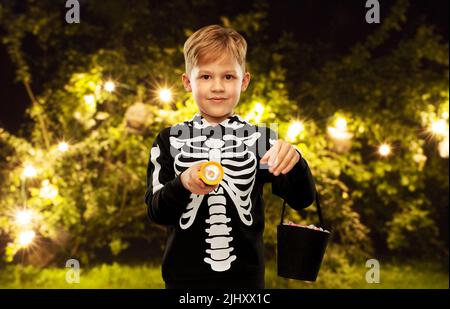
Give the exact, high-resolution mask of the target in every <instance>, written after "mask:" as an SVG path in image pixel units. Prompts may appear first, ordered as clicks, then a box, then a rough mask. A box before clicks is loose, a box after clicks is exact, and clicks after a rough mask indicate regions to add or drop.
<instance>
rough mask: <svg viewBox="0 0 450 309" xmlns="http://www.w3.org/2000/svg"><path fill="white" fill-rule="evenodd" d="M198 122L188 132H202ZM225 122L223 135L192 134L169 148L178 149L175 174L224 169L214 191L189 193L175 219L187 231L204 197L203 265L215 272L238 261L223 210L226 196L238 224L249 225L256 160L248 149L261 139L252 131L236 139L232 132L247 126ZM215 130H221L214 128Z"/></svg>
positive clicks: (202, 127)
mask: <svg viewBox="0 0 450 309" xmlns="http://www.w3.org/2000/svg"><path fill="white" fill-rule="evenodd" d="M238 119H239V120H241V119H240V118H238ZM199 120H200V121H199ZM201 120H202V119H200V118H199V117H194V119H193V122H192V124H193V128H191V129H193V130H196V129H204V128H205V127H206V126H205V125H204V124H203V123H202V122H201ZM229 120H230V119H228V120H227V121H225V122H223V123H221V125H222V126H223V127H224V128H225V129H227V130H225V134H224V133H223V131H220V133H218V132H219V131H218V130H214V134H212V135H211V136H205V135H203V134H201V135H197V136H196V134H193V135H191V136H194V137H187V138H182V137H175V136H171V137H170V144H171V145H172V147H174V148H176V149H178V150H179V152H178V153H177V154H176V156H175V158H174V169H175V173H176V175H179V174H180V173H182V172H183V171H184V170H185V169H187V168H189V167H190V166H192V165H194V164H197V163H199V162H206V161H216V162H218V163H220V164H221V165H222V166H223V168H224V178H223V180H222V181H221V183H220V184H219V186H218V187H217V189H216V190H214V191H212V192H211V193H209V194H207V195H197V194H191V202H190V203H189V204H188V205H187V207H186V209H185V211H184V212H183V214H182V215H181V217H180V220H179V225H180V228H181V229H188V228H189V227H190V226H191V225H192V224H193V223H194V221H195V219H196V216H197V213H198V209H199V207H200V205H201V204H202V201H203V199H204V198H206V202H207V207H208V213H209V217H208V218H207V219H206V220H205V222H206V223H207V225H208V228H206V229H205V232H206V235H205V241H206V243H207V244H208V246H209V249H207V250H206V252H205V254H206V256H205V258H204V262H206V263H208V264H209V265H210V267H211V269H212V270H213V271H217V272H221V271H226V270H228V269H230V267H231V263H232V262H233V261H235V260H236V259H237V258H238V256H237V255H238V253H236V252H233V250H234V248H233V231H232V227H230V226H229V225H230V222H231V219H230V217H229V214H227V211H228V212H229V211H231V210H230V209H229V208H228V209H227V197H228V200H230V201H232V204H234V208H235V210H236V211H237V213H238V215H239V218H240V220H241V222H242V223H243V224H245V225H247V226H250V225H252V223H253V218H252V215H251V210H252V202H251V198H250V193H251V192H252V189H253V186H254V182H255V174H256V166H257V158H256V155H255V153H254V152H253V151H250V149H249V147H251V146H253V145H254V144H255V143H256V141H257V140H258V138H259V137H260V136H261V133H259V132H254V133H253V134H250V135H249V136H242V137H239V134H236V130H239V129H242V128H243V126H244V125H248V123H245V122H243V121H242V120H241V121H239V122H238V121H236V122H234V123H229ZM183 125H187V124H186V123H185V124H183ZM216 129H219V130H220V129H221V128H220V126H217V128H216ZM230 129H231V130H232V132H230ZM241 135H242V134H241ZM233 253H234V254H233Z"/></svg>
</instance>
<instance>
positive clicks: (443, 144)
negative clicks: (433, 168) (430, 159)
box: [438, 136, 449, 158]
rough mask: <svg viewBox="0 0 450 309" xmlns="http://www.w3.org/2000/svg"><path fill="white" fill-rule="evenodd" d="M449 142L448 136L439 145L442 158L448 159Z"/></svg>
mask: <svg viewBox="0 0 450 309" xmlns="http://www.w3.org/2000/svg"><path fill="white" fill-rule="evenodd" d="M448 142H449V140H448V136H446V137H445V138H444V140H443V141H441V142H440V143H439V146H438V150H439V155H440V156H441V158H448V152H449V149H448V148H449V145H448Z"/></svg>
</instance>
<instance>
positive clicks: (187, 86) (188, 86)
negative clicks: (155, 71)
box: [181, 73, 192, 92]
mask: <svg viewBox="0 0 450 309" xmlns="http://www.w3.org/2000/svg"><path fill="white" fill-rule="evenodd" d="M181 80H182V81H183V86H184V89H186V91H189V92H191V91H192V88H191V81H190V80H189V77H188V76H187V74H186V73H183V75H182V76H181Z"/></svg>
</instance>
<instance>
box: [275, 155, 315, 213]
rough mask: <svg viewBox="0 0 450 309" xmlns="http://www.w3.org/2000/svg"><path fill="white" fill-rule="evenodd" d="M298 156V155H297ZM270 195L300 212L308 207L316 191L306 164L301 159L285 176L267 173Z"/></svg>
mask: <svg viewBox="0 0 450 309" xmlns="http://www.w3.org/2000/svg"><path fill="white" fill-rule="evenodd" d="M299 154H300V153H299ZM267 173H268V174H269V177H268V178H269V181H270V182H272V193H273V194H276V195H278V196H279V197H281V198H283V199H284V200H285V201H286V202H287V203H288V204H289V206H291V207H292V208H294V209H296V210H301V209H303V208H305V207H308V206H310V205H311V204H312V203H313V202H314V199H315V196H316V189H315V184H314V179H313V177H312V174H311V170H310V169H309V166H308V163H307V162H306V161H305V159H303V158H302V156H301V154H300V160H299V161H298V162H297V164H296V165H295V166H294V167H293V168H292V170H290V171H289V172H288V173H287V174H286V175H283V174H280V175H278V176H274V175H273V174H271V173H269V172H268V171H267Z"/></svg>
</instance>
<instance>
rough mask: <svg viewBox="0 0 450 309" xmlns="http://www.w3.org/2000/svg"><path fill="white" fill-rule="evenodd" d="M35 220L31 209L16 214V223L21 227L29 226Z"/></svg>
mask: <svg viewBox="0 0 450 309" xmlns="http://www.w3.org/2000/svg"><path fill="white" fill-rule="evenodd" d="M32 219H33V213H32V211H31V210H29V209H24V210H19V211H17V212H16V223H17V224H18V225H20V226H27V225H29V224H30V223H31V221H32Z"/></svg>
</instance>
